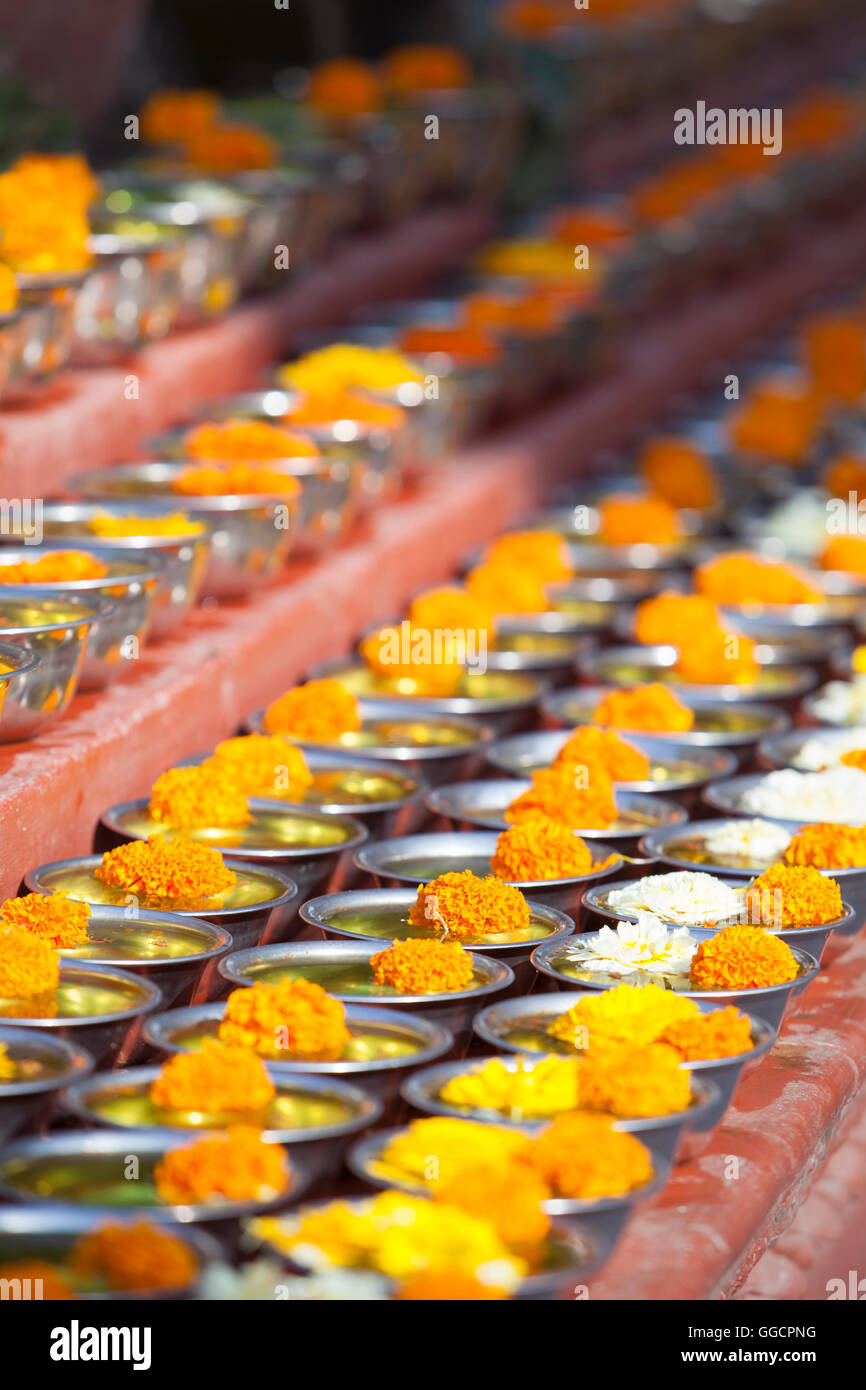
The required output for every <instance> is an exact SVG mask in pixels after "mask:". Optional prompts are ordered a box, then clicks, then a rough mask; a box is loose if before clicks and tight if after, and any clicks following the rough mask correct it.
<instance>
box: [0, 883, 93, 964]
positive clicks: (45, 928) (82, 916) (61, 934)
mask: <svg viewBox="0 0 866 1390" xmlns="http://www.w3.org/2000/svg"><path fill="white" fill-rule="evenodd" d="M0 919H2V921H3V923H4V925H5V926H7V927H22V928H23V929H24V931H28V932H32V934H33V935H34V936H38V937H41V939H42V940H43V941H47V942H48V944H49V945H50V946H53V947H54V949H55V950H62V949H63V948H64V946H79V945H80V944H81V942H82V941H86V940H87V924H88V922H89V920H90V905H89V903H77V902H74V901H73V900H72V899H71V898H68V897H67V896H66V894H65V893H50V894H47V893H25V894H24V896H23V897H21V898H7V899H6V901H5V902H4V903H3V904H2V905H0Z"/></svg>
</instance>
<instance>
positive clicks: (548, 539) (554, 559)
mask: <svg viewBox="0 0 866 1390" xmlns="http://www.w3.org/2000/svg"><path fill="white" fill-rule="evenodd" d="M484 563H485V564H486V565H493V566H497V567H500V566H505V567H506V568H511V569H519V570H526V571H528V572H529V573H530V574H532V575H533V576H534V577H535V578H536V579H537V580H539V581H540V582H541V583H544V584H555V583H557V582H558V581H561V580H564V579H569V578H570V577H571V575H572V573H573V569H572V565H571V564H570V562H569V558H568V546H567V545H566V542H565V540H564V539H563V537H562V536H561V535H560V534H559V532H558V531H509V532H507V533H506V534H505V535H504V536H499V537H498V539H497V540H495V541H493V542H492V543H491V544H490V545H489V546H488V547H487V549H486V551H485V552H484Z"/></svg>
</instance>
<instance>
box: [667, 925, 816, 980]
mask: <svg viewBox="0 0 866 1390" xmlns="http://www.w3.org/2000/svg"><path fill="white" fill-rule="evenodd" d="M799 973H800V967H799V966H798V964H797V961H796V958H795V956H794V953H793V951H792V950H791V948H790V946H789V945H788V943H787V942H786V941H783V940H782V939H781V937H778V936H773V934H772V932H768V931H764V929H763V927H747V926H733V927H723V928H722V930H721V931H718V932H716V933H715V935H714V936H711V937H708V938H707V940H706V941H702V942H701V943H700V944H699V946H698V948H697V950H696V951H695V954H694V955H693V956H692V964H691V970H690V978H691V982H692V985H693V987H694V988H695V989H762V988H764V986H765V985H780V984H785V983H786V982H787V981H788V980H796V978H797V976H798V974H799Z"/></svg>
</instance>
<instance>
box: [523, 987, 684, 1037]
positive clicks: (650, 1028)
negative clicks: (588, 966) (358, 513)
mask: <svg viewBox="0 0 866 1390" xmlns="http://www.w3.org/2000/svg"><path fill="white" fill-rule="evenodd" d="M699 1012H700V1011H699V1009H698V1006H697V1004H696V1003H695V1001H694V1000H693V999H686V998H684V996H683V995H681V994H676V993H675V992H674V991H673V990H671V989H662V988H661V987H660V986H659V985H644V986H640V987H638V986H636V985H626V984H623V985H616V986H615V987H614V988H613V989H604V990H599V991H598V993H592V994H584V995H581V997H580V999H578V1001H577V1003H576V1004H573V1005H572V1007H571V1008H570V1009H569V1010H568V1011H567V1012H566V1013H564V1014H561V1015H560V1016H559V1018H556V1019H554V1021H553V1023H551V1025H550V1027H549V1028H548V1030H547V1031H548V1032H549V1033H550V1034H551V1036H552V1037H554V1038H561V1039H562V1040H563V1041H565V1042H571V1043H573V1044H574V1046H575V1047H577V1048H580V1049H581V1050H584V1049H587V1048H591V1047H593V1046H596V1045H599V1044H604V1043H626V1042H627V1043H633V1044H634V1045H636V1046H642V1045H643V1044H645V1043H651V1042H655V1041H656V1039H657V1038H658V1037H659V1036H660V1034H661V1033H662V1032H663V1031H664V1029H665V1028H666V1027H667V1026H668V1025H669V1024H671V1023H676V1022H679V1021H680V1020H682V1019H689V1018H692V1017H694V1015H695V1014H697V1013H699Z"/></svg>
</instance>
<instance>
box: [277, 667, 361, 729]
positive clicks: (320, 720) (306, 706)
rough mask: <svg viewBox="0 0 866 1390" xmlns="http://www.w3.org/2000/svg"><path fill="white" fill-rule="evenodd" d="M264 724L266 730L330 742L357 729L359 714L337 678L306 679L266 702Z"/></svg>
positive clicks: (359, 721)
mask: <svg viewBox="0 0 866 1390" xmlns="http://www.w3.org/2000/svg"><path fill="white" fill-rule="evenodd" d="M264 726H265V728H266V729H267V731H268V733H269V734H288V735H289V737H290V738H302V739H309V741H310V742H311V743H334V742H336V740H337V739H339V738H340V736H341V734H350V733H355V732H356V731H357V730H358V729H360V727H361V715H360V712H359V710H358V702H357V700H356V699H355V697H354V695H352V694H351V693H350V692H349V691H348V690H346V688H345V686H343V685H341V684H340V682H339V681H336V680H320V681H307V683H306V684H305V685H296V686H294V687H293V689H291V690H287V691H286V693H285V695H281V696H280V698H279V699H278V700H275V701H274V702H273V704H271V705H268V707H267V709H266V710H265V718H264Z"/></svg>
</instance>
